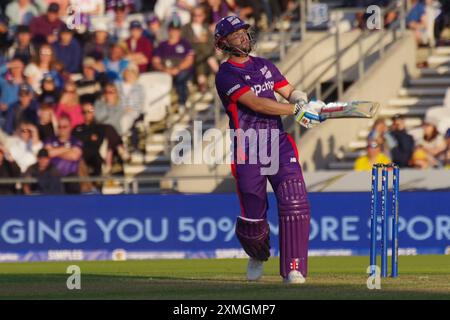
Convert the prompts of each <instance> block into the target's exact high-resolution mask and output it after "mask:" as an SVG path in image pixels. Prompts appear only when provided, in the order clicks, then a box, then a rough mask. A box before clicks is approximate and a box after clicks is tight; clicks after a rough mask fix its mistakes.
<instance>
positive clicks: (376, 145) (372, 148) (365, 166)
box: [354, 138, 392, 171]
mask: <svg viewBox="0 0 450 320" xmlns="http://www.w3.org/2000/svg"><path fill="white" fill-rule="evenodd" d="M383 144H384V140H383V138H378V139H376V140H369V141H368V142H367V154H366V155H363V156H360V157H359V158H357V159H356V161H355V166H354V169H355V170H356V171H369V170H371V169H372V165H374V164H376V163H382V164H389V163H391V162H392V161H391V159H389V157H388V156H386V155H385V154H384V153H383V152H382V151H381V150H382V149H383Z"/></svg>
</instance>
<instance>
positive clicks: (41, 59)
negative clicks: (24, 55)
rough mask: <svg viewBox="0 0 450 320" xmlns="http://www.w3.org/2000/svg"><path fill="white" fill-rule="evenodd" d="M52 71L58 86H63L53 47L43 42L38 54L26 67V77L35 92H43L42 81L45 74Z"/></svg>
mask: <svg viewBox="0 0 450 320" xmlns="http://www.w3.org/2000/svg"><path fill="white" fill-rule="evenodd" d="M48 73H51V74H52V76H53V77H54V78H55V83H56V86H57V87H58V88H60V87H61V83H62V79H61V77H60V75H59V74H58V72H57V61H56V58H55V54H54V52H53V49H52V47H51V46H50V45H48V44H43V45H42V46H41V47H40V48H39V51H38V55H37V56H36V58H35V59H33V61H32V62H31V63H30V64H28V65H27V66H26V67H25V71H24V74H25V77H26V78H27V82H28V83H29V84H30V85H31V86H32V87H33V90H34V92H36V93H37V94H41V93H42V90H41V83H42V79H43V78H44V75H46V74H48Z"/></svg>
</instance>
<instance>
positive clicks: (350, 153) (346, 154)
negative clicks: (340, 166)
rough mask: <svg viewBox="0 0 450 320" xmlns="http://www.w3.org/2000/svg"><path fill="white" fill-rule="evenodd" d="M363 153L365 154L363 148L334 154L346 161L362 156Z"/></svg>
mask: <svg viewBox="0 0 450 320" xmlns="http://www.w3.org/2000/svg"><path fill="white" fill-rule="evenodd" d="M365 154H366V151H365V150H357V151H346V152H342V151H340V152H338V153H337V154H336V157H337V158H338V159H339V160H348V161H350V160H353V161H354V160H355V159H356V158H358V157H360V156H363V155H365Z"/></svg>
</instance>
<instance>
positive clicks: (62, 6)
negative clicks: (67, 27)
mask: <svg viewBox="0 0 450 320" xmlns="http://www.w3.org/2000/svg"><path fill="white" fill-rule="evenodd" d="M34 1H35V3H36V4H37V5H38V4H39V3H40V2H44V4H41V5H40V7H41V12H43V11H45V10H48V7H49V6H50V5H51V4H52V3H56V4H57V5H58V6H59V12H58V13H59V16H60V17H63V16H64V15H65V14H67V8H68V7H69V6H70V2H71V1H72V0H34Z"/></svg>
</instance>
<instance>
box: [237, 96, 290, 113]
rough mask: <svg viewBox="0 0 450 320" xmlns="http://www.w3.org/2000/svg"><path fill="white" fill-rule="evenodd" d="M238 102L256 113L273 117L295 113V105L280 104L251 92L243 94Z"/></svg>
mask: <svg viewBox="0 0 450 320" xmlns="http://www.w3.org/2000/svg"><path fill="white" fill-rule="evenodd" d="M238 101H239V102H240V103H242V104H243V105H245V106H247V107H248V108H250V109H252V110H253V111H255V112H258V113H263V114H268V115H273V116H287V115H293V114H294V111H295V105H294V104H290V103H280V102H278V101H275V100H272V99H268V98H262V97H258V96H257V95H256V94H254V92H253V91H251V90H249V91H247V92H246V93H244V94H242V95H241V96H240V97H239V99H238Z"/></svg>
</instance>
